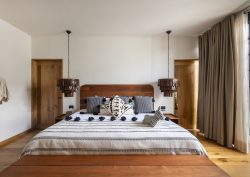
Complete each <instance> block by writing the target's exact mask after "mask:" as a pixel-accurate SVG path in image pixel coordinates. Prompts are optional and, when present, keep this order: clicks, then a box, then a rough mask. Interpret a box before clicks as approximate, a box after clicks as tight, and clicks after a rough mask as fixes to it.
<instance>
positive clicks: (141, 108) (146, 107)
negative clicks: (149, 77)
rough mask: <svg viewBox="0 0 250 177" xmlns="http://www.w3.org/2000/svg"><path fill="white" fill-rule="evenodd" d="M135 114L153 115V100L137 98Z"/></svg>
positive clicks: (145, 97) (135, 99) (146, 97)
mask: <svg viewBox="0 0 250 177" xmlns="http://www.w3.org/2000/svg"><path fill="white" fill-rule="evenodd" d="M134 102H135V103H134V104H135V113H151V112H152V111H153V98H152V97H149V96H135V97H134Z"/></svg>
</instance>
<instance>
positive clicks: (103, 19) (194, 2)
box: [0, 0, 249, 36]
mask: <svg viewBox="0 0 250 177" xmlns="http://www.w3.org/2000/svg"><path fill="white" fill-rule="evenodd" d="M246 2H249V1H248V0H0V18H1V19H3V20H5V21H7V22H9V23H11V24H13V25H14V26H16V27H18V28H19V29H21V30H23V31H24V32H26V33H28V34H30V35H32V36H48V35H58V34H60V33H64V32H65V30H66V29H71V30H72V31H73V33H74V34H76V35H84V36H135V35H137V36H138V35H139V36H141V35H143V36H144V35H146V36H155V35H161V34H163V33H164V32H165V31H166V30H168V29H171V30H173V34H174V35H182V36H197V35H199V34H201V33H202V32H204V31H206V30H207V29H209V28H210V27H211V26H212V25H214V24H215V23H216V22H218V21H219V20H221V19H222V18H223V17H225V16H226V15H228V14H230V13H232V12H233V11H235V9H237V8H239V7H240V6H242V5H243V4H244V3H246Z"/></svg>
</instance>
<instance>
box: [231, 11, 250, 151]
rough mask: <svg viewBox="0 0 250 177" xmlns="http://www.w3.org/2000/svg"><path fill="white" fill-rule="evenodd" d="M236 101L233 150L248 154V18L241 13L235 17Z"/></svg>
mask: <svg viewBox="0 0 250 177" xmlns="http://www.w3.org/2000/svg"><path fill="white" fill-rule="evenodd" d="M234 27H235V39H236V70H237V99H236V105H237V106H236V121H235V142H234V145H235V148H236V149H238V150H240V151H241V152H245V153H248V152H249V147H248V145H249V72H248V69H249V63H248V62H249V58H248V53H249V47H248V34H249V33H248V17H247V15H246V14H244V13H243V12H241V13H239V14H236V15H235V25H234Z"/></svg>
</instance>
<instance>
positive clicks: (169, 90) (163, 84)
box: [158, 30, 180, 97]
mask: <svg viewBox="0 0 250 177" xmlns="http://www.w3.org/2000/svg"><path fill="white" fill-rule="evenodd" d="M171 32H172V31H170V30H169V31H166V33H167V34H168V78H163V79H159V80H158V86H159V87H160V90H161V92H163V93H164V96H165V97H172V96H173V93H175V92H177V88H178V87H179V85H180V83H179V81H178V79H176V78H169V35H170V33H171Z"/></svg>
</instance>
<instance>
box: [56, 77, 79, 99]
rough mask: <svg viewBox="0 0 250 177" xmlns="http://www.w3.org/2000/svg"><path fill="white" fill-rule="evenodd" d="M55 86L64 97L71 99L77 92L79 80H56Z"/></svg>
mask: <svg viewBox="0 0 250 177" xmlns="http://www.w3.org/2000/svg"><path fill="white" fill-rule="evenodd" d="M57 86H58V87H59V89H60V90H61V91H62V93H64V96H65V97H73V96H74V92H76V91H77V90H78V86H79V79H58V81H57Z"/></svg>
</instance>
